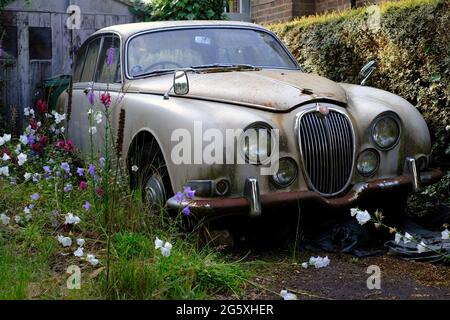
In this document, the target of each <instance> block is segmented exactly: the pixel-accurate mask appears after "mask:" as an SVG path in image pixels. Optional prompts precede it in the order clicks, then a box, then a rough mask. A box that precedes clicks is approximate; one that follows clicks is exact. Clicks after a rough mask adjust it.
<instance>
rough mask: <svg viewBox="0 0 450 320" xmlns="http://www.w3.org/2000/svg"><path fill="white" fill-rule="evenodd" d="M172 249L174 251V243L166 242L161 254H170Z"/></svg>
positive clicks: (164, 255) (165, 255)
mask: <svg viewBox="0 0 450 320" xmlns="http://www.w3.org/2000/svg"><path fill="white" fill-rule="evenodd" d="M171 251H172V244H171V243H169V242H166V243H165V244H164V247H162V248H161V254H162V255H163V257H168V256H170V252H171Z"/></svg>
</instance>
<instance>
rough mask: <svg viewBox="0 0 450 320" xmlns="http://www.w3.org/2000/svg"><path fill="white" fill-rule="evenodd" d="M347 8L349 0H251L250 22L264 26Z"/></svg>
mask: <svg viewBox="0 0 450 320" xmlns="http://www.w3.org/2000/svg"><path fill="white" fill-rule="evenodd" d="M382 1H383V0H356V6H357V7H361V6H366V5H371V4H376V3H380V2H382ZM347 8H350V0H253V1H252V20H253V22H255V23H261V24H266V23H272V22H278V21H287V20H291V19H293V18H295V17H301V16H307V15H311V14H315V13H323V12H326V11H339V10H344V9H347Z"/></svg>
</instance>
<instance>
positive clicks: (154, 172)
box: [129, 140, 172, 209]
mask: <svg viewBox="0 0 450 320" xmlns="http://www.w3.org/2000/svg"><path fill="white" fill-rule="evenodd" d="M135 149H136V150H134V151H133V154H134V156H133V157H132V158H131V159H130V163H129V168H130V173H131V186H132V188H133V189H134V190H137V191H139V192H141V194H142V200H143V201H145V202H146V203H149V204H150V205H152V207H153V206H155V207H156V208H157V209H160V208H162V207H164V206H165V203H166V201H167V199H168V197H170V196H171V194H172V189H171V187H170V179H169V173H168V171H167V166H166V163H165V161H164V157H163V154H162V152H161V149H160V148H159V146H158V145H157V143H156V141H154V140H152V142H145V143H143V144H141V145H140V146H137V147H135ZM135 166H136V167H137V170H136V169H135V170H133V168H136V167H135Z"/></svg>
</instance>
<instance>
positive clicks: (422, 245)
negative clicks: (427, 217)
mask: <svg viewBox="0 0 450 320" xmlns="http://www.w3.org/2000/svg"><path fill="white" fill-rule="evenodd" d="M417 251H418V252H419V253H422V252H427V251H429V249H428V247H427V245H426V243H425V242H423V240H422V241H420V243H419V244H418V245H417Z"/></svg>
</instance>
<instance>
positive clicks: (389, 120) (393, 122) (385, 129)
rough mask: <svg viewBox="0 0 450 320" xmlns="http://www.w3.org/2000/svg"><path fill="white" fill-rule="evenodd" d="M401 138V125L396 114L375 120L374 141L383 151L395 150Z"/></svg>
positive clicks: (373, 127) (389, 114) (373, 125)
mask: <svg viewBox="0 0 450 320" xmlns="http://www.w3.org/2000/svg"><path fill="white" fill-rule="evenodd" d="M399 138H400V123H399V120H398V118H397V117H396V116H395V114H392V113H388V114H385V115H382V116H380V117H378V118H377V119H375V121H374V122H373V124H372V139H373V141H374V142H375V144H376V145H377V146H378V147H379V148H380V149H382V150H387V149H391V148H393V147H394V146H395V145H396V144H397V142H398V140H399Z"/></svg>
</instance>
